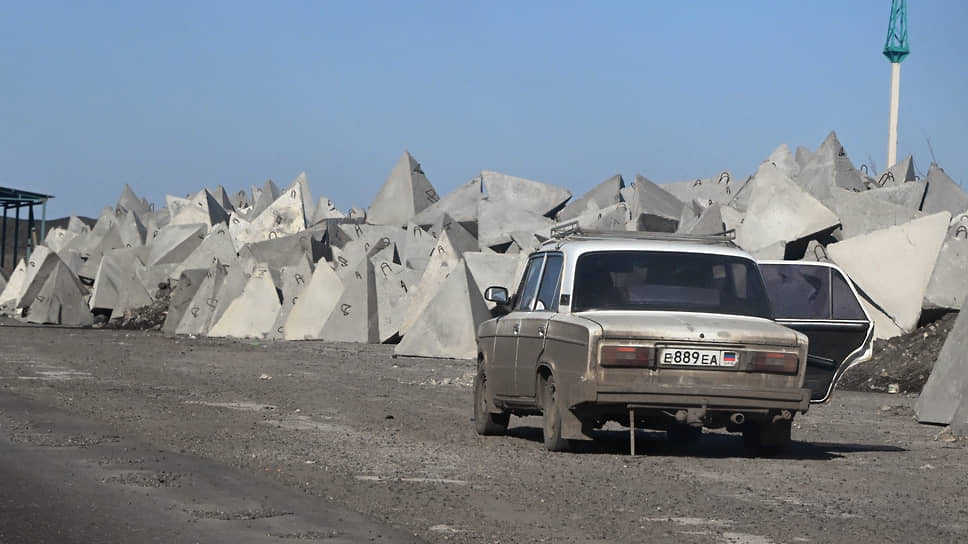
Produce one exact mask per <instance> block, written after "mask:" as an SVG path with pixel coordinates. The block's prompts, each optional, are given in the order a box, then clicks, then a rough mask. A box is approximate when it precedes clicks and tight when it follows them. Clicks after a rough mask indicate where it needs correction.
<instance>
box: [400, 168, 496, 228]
mask: <svg viewBox="0 0 968 544" xmlns="http://www.w3.org/2000/svg"><path fill="white" fill-rule="evenodd" d="M482 190H483V189H482V177H481V176H477V177H475V178H474V179H472V180H470V181H468V182H467V183H465V184H463V185H461V186H460V187H458V188H457V189H455V190H453V191H451V192H450V193H448V194H447V195H446V196H444V197H443V198H441V199H440V200H439V201H437V202H434V203H433V204H431V205H430V206H427V207H426V208H424V209H423V210H421V211H420V212H419V213H417V214H416V215H415V216H414V217H413V223H415V224H417V225H420V226H423V227H429V226H431V225H433V224H434V223H436V222H437V220H438V219H440V216H442V215H443V214H445V213H446V214H447V215H449V216H450V217H451V219H454V220H455V221H460V222H475V221H477V202H478V201H479V200H480V199H481V197H482V196H483V194H482Z"/></svg>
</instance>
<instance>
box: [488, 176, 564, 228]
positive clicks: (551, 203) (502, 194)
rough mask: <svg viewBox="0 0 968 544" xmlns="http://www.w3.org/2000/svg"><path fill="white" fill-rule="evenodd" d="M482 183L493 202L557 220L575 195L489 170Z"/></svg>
mask: <svg viewBox="0 0 968 544" xmlns="http://www.w3.org/2000/svg"><path fill="white" fill-rule="evenodd" d="M481 183H482V186H483V188H484V193H485V195H486V196H487V200H488V201H489V202H491V203H495V204H502V205H504V206H506V207H507V206H514V207H516V208H519V209H524V210H528V211H530V212H532V213H535V214H537V215H539V216H547V217H554V215H555V214H556V213H557V212H558V211H559V210H561V209H562V208H563V207H564V205H565V202H567V201H568V199H569V198H571V191H569V190H567V189H563V188H561V187H555V186H554V185H548V184H546V183H540V182H537V181H531V180H528V179H524V178H518V177H514V176H509V175H507V174H501V173H499V172H491V171H488V170H485V171H483V172H481ZM478 211H479V212H480V209H478Z"/></svg>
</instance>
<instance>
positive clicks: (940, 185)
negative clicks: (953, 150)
mask: <svg viewBox="0 0 968 544" xmlns="http://www.w3.org/2000/svg"><path fill="white" fill-rule="evenodd" d="M927 182H928V188H927V191H926V192H925V195H924V202H923V203H922V205H921V211H923V212H925V213H936V212H940V211H947V212H948V213H950V214H951V215H957V214H959V213H961V212H963V211H965V210H968V193H965V191H964V189H962V188H961V187H959V186H958V184H957V183H955V181H954V180H953V179H951V178H950V177H948V174H946V173H945V171H944V170H942V169H941V167H939V166H938V165H937V164H932V165H931V168H929V169H928V176H927Z"/></svg>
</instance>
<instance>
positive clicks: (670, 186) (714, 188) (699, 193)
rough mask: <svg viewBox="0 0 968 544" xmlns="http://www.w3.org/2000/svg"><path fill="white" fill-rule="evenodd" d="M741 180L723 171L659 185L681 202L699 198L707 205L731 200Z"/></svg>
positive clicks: (704, 205)
mask: <svg viewBox="0 0 968 544" xmlns="http://www.w3.org/2000/svg"><path fill="white" fill-rule="evenodd" d="M742 182H743V180H735V179H734V178H733V176H732V174H730V173H729V172H726V171H723V172H720V173H719V174H716V175H715V176H710V177H708V178H703V179H697V180H693V181H676V182H673V183H663V184H661V185H659V187H661V188H662V189H663V190H665V191H666V192H668V193H669V194H671V195H672V196H674V197H676V198H677V199H679V200H680V201H681V202H692V201H693V200H699V201H700V202H701V203H702V204H703V207H709V206H711V205H713V204H726V203H728V202H729V201H730V200H732V199H733V195H734V194H735V192H736V190H737V189H739V187H740V186H741V185H742Z"/></svg>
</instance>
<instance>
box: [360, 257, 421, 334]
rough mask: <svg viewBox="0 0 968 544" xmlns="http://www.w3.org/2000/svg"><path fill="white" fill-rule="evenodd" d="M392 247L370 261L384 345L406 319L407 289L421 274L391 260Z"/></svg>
mask: <svg viewBox="0 0 968 544" xmlns="http://www.w3.org/2000/svg"><path fill="white" fill-rule="evenodd" d="M394 253H395V250H394V248H392V247H388V248H387V249H385V250H383V251H380V252H379V253H377V254H376V255H374V256H373V257H371V259H370V261H371V262H372V263H373V276H374V283H375V285H376V301H377V315H378V318H379V322H378V330H379V333H378V338H379V341H380V342H386V341H388V340H390V339H391V338H393V337H395V336H396V335H397V334H398V333H399V332H400V325H401V323H403V320H404V318H405V317H406V311H407V303H408V302H409V293H410V290H411V289H413V288H415V287H416V285H417V283H419V281H420V272H418V271H416V270H413V269H412V268H408V267H406V266H404V265H402V264H399V263H397V262H395V261H394V260H393V254H394Z"/></svg>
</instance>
